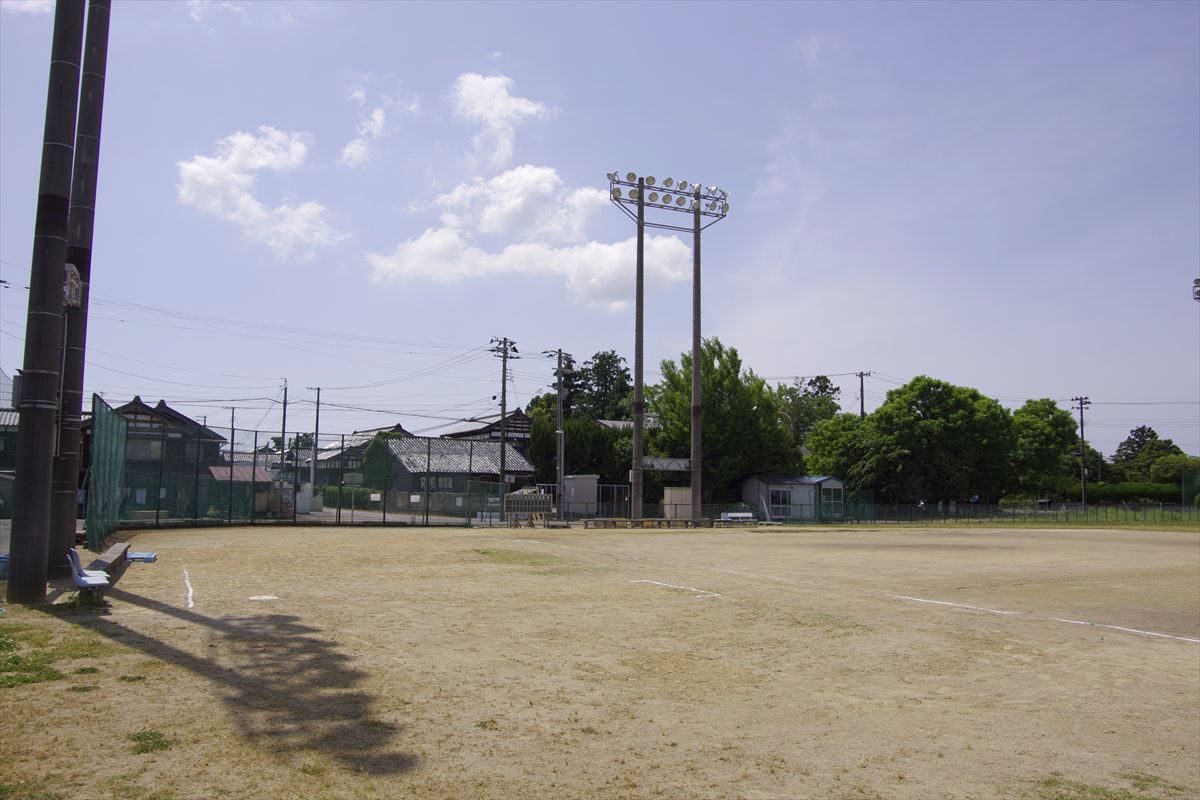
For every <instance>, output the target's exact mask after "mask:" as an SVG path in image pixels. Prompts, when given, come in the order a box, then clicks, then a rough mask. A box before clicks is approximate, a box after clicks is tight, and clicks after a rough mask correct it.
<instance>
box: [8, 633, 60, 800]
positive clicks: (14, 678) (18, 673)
mask: <svg viewBox="0 0 1200 800" xmlns="http://www.w3.org/2000/svg"><path fill="white" fill-rule="evenodd" d="M62 678H63V674H62V673H61V672H59V671H58V670H56V669H54V668H53V667H51V666H50V657H49V656H48V655H47V654H45V653H44V652H42V653H32V654H30V655H20V654H18V653H9V654H8V655H6V656H0V688H5V689H7V688H11V687H13V686H21V685H23V684H27V683H41V682H42V681H57V680H61V679H62ZM0 797H3V795H0Z"/></svg>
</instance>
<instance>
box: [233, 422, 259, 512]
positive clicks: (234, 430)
mask: <svg viewBox="0 0 1200 800" xmlns="http://www.w3.org/2000/svg"><path fill="white" fill-rule="evenodd" d="M235 414H237V408H236V407H234V406H229V524H231V525H232V524H233V451H234V450H235V449H236V447H235V445H234V439H235V438H236V436H237V428H235V427H234V426H233V418H234V415H235ZM250 486H251V490H250V491H251V496H253V493H254V489H253V486H254V483H253V478H251V484H250Z"/></svg>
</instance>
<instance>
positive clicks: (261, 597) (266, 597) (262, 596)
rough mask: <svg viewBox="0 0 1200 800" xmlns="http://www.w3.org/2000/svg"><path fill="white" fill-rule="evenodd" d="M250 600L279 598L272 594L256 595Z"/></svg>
mask: <svg viewBox="0 0 1200 800" xmlns="http://www.w3.org/2000/svg"><path fill="white" fill-rule="evenodd" d="M250 599H251V600H278V599H279V598H278V597H276V596H275V595H273V594H256V595H254V597H251V598H250Z"/></svg>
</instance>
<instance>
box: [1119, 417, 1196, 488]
mask: <svg viewBox="0 0 1200 800" xmlns="http://www.w3.org/2000/svg"><path fill="white" fill-rule="evenodd" d="M1177 455H1183V450H1181V449H1179V447H1178V445H1176V444H1175V443H1174V442H1172V441H1171V440H1170V439H1160V438H1159V437H1158V433H1157V432H1155V430H1154V429H1153V428H1151V427H1150V426H1148V425H1140V426H1138V427H1137V428H1134V429H1133V430H1131V431H1130V432H1129V436H1127V437H1126V438H1125V440H1124V441H1123V442H1121V443H1120V444H1119V445H1117V451H1116V452H1115V453H1114V454H1113V464H1114V465H1117V466H1119V467H1121V468H1122V469H1123V471H1124V473H1125V479H1126V480H1129V481H1134V482H1139V483H1145V482H1149V481H1150V475H1151V473H1152V471H1153V469H1154V465H1155V463H1156V462H1157V461H1158V460H1159V459H1162V458H1165V457H1167V456H1177Z"/></svg>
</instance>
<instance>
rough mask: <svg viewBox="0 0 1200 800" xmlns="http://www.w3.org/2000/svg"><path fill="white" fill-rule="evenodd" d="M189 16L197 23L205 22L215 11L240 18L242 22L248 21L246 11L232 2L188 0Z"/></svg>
mask: <svg viewBox="0 0 1200 800" xmlns="http://www.w3.org/2000/svg"><path fill="white" fill-rule="evenodd" d="M187 10H188V16H189V17H191V18H192V19H194V20H195V21H196V22H203V21H204V19H205V17H207V16H208V15H209V14H211V13H212V12H214V11H219V12H228V13H230V14H233V15H234V16H237V17H239V18H240V19H241V20H242V22H245V21H246V20H247V19H248V15H247V14H246V9H245V8H243V7H242V6H241V5H239V4H237V3H234V2H231V1H230V0H187Z"/></svg>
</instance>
